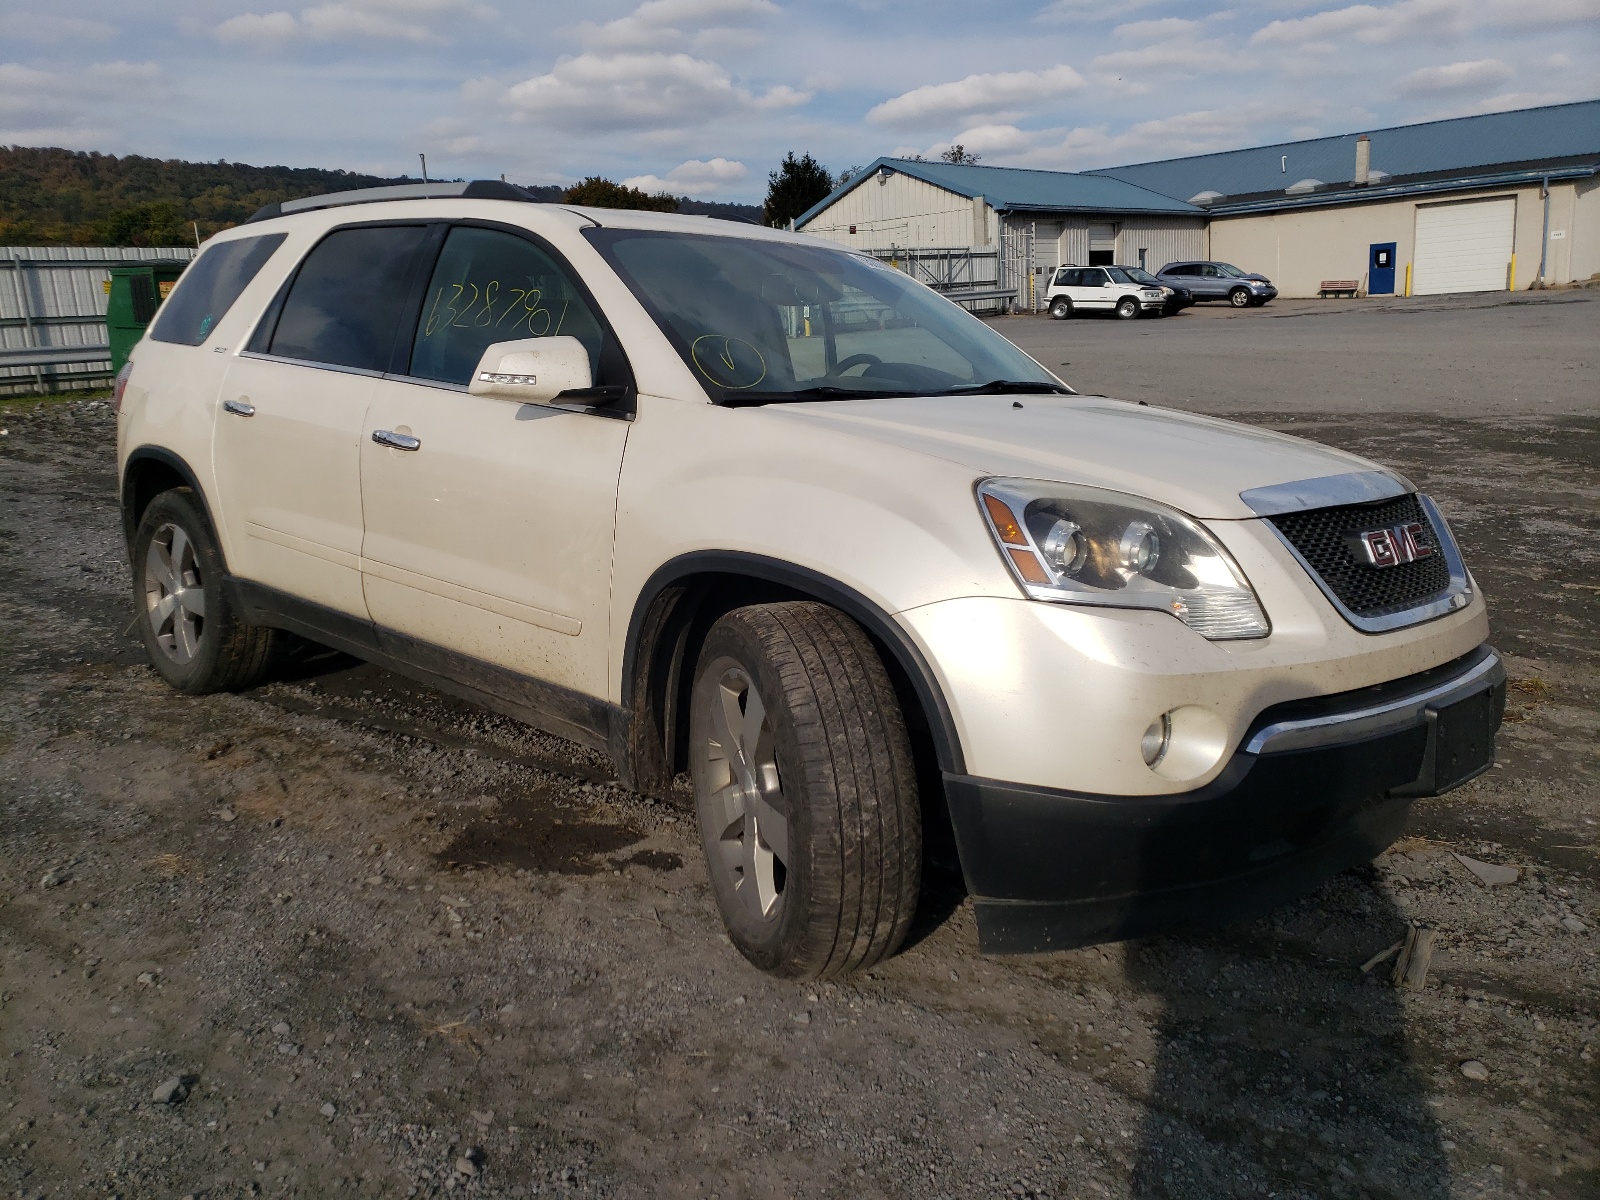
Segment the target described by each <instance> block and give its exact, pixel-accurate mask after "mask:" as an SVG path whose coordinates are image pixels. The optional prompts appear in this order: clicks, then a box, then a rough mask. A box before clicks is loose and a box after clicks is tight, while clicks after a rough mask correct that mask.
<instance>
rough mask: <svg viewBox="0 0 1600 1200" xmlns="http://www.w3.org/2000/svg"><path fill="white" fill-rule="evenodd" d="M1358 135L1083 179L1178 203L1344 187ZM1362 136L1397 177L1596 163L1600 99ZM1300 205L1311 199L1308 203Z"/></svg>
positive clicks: (1377, 164)
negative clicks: (1204, 195)
mask: <svg viewBox="0 0 1600 1200" xmlns="http://www.w3.org/2000/svg"><path fill="white" fill-rule="evenodd" d="M1358 136H1360V135H1359V133H1347V134H1340V135H1338V136H1336V137H1323V138H1311V139H1309V140H1307V141H1303V142H1281V143H1279V144H1277V145H1273V146H1256V147H1254V148H1252V149H1249V150H1226V151H1223V152H1222V153H1220V154H1197V155H1194V156H1192V157H1189V158H1169V159H1165V160H1163V161H1160V162H1149V163H1135V164H1133V165H1131V166H1126V167H1104V168H1101V169H1098V170H1096V171H1092V172H1089V174H1092V175H1099V176H1102V177H1105V178H1111V179H1120V180H1123V181H1124V182H1127V183H1133V184H1137V185H1139V186H1140V187H1144V188H1150V189H1151V190H1153V191H1157V192H1160V193H1162V194H1164V195H1167V196H1175V197H1182V198H1184V199H1187V198H1188V197H1190V196H1194V195H1198V194H1199V193H1200V192H1203V191H1214V192H1221V193H1222V194H1223V196H1226V197H1232V196H1249V195H1259V194H1261V193H1266V192H1280V193H1281V192H1282V191H1283V189H1284V188H1286V187H1288V186H1289V185H1290V184H1292V183H1294V182H1296V181H1298V180H1301V179H1320V180H1321V181H1322V182H1323V183H1327V184H1339V183H1349V182H1351V180H1352V177H1353V176H1354V174H1355V165H1356V138H1357V137H1358ZM1367 136H1368V137H1369V138H1371V139H1372V160H1371V161H1372V167H1373V169H1374V170H1378V171H1384V172H1386V173H1387V174H1389V175H1392V176H1397V177H1403V176H1415V175H1434V176H1437V175H1439V174H1440V173H1459V174H1461V175H1469V174H1483V173H1485V172H1484V171H1483V168H1486V167H1492V166H1496V165H1500V164H1511V163H1516V164H1532V163H1537V162H1540V161H1546V160H1557V159H1568V160H1571V159H1573V158H1577V157H1581V156H1585V155H1591V156H1593V157H1594V158H1595V159H1596V160H1597V161H1600V100H1583V101H1579V102H1577V103H1575V104H1552V105H1549V106H1547V107H1544V108H1525V109H1520V110H1518V111H1515V112H1500V113H1485V114H1483V115H1482V116H1476V117H1455V118H1453V119H1451V120H1448V121H1427V122H1424V123H1423V124H1421V125H1399V126H1396V127H1394V128H1391V129H1372V130H1368V131H1367ZM1285 158H1287V159H1288V163H1287V165H1285V163H1284V159H1285ZM1287 199H1291V198H1286V200H1287ZM1306 202H1309V203H1316V200H1315V199H1312V198H1307V201H1306ZM1218 207H1220V202H1219V205H1218Z"/></svg>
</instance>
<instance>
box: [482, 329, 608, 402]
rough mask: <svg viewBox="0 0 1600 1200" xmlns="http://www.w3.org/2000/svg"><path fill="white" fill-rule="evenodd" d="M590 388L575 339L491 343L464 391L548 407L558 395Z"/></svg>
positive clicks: (584, 361)
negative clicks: (546, 405)
mask: <svg viewBox="0 0 1600 1200" xmlns="http://www.w3.org/2000/svg"><path fill="white" fill-rule="evenodd" d="M592 387H594V375H593V373H592V372H591V371H590V370H589V352H588V351H587V350H585V349H584V347H583V343H582V342H580V341H579V340H578V339H577V338H575V337H566V336H562V337H543V338H524V339H523V340H522V341H518V342H495V343H494V344H493V345H491V346H489V347H488V348H487V349H485V350H484V352H483V357H482V358H480V359H479V360H478V369H477V370H475V371H473V373H472V380H471V382H469V383H468V384H467V391H468V392H469V393H471V394H472V395H474V396H498V397H499V398H500V399H502V400H516V401H519V402H520V403H523V404H548V403H550V401H552V400H554V399H555V398H556V397H557V396H559V395H560V394H561V393H562V392H582V391H588V390H589V389H590V388H592Z"/></svg>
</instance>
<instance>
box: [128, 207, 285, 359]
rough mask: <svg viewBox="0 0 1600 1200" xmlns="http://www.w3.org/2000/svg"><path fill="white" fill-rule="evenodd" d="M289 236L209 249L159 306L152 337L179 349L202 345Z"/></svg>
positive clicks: (244, 240) (272, 235)
mask: <svg viewBox="0 0 1600 1200" xmlns="http://www.w3.org/2000/svg"><path fill="white" fill-rule="evenodd" d="M287 236H288V234H284V233H269V234H264V235H262V236H261V237H253V238H239V239H238V240H237V241H232V242H222V243H221V244H220V245H216V246H210V247H208V248H207V249H206V250H205V251H204V252H203V253H202V254H201V255H200V257H199V258H197V259H195V260H194V262H192V263H190V264H189V267H188V269H187V270H186V271H184V273H183V275H182V277H181V278H180V279H179V281H178V286H177V287H176V288H174V289H173V291H172V295H171V296H170V297H168V299H167V302H166V303H165V304H163V305H162V306H161V309H160V311H159V312H158V313H157V314H156V323H155V326H154V327H153V328H152V329H151V330H150V337H151V338H152V339H153V340H155V341H158V342H175V343H177V344H178V345H180V346H198V345H199V344H200V343H201V342H203V341H205V340H206V338H208V337H210V336H211V331H212V330H213V329H215V328H216V327H217V322H218V321H220V320H222V318H223V317H224V316H225V315H227V312H228V310H229V309H230V308H232V307H233V302H234V301H235V300H237V299H238V298H239V293H240V292H242V291H244V289H245V288H246V287H248V286H249V283H250V281H251V280H252V279H254V278H255V277H256V272H258V271H260V270H261V268H262V267H263V266H265V265H266V261H267V259H269V258H271V257H272V252H273V251H274V250H276V249H277V248H278V247H279V246H281V245H283V239H284V238H286V237H287Z"/></svg>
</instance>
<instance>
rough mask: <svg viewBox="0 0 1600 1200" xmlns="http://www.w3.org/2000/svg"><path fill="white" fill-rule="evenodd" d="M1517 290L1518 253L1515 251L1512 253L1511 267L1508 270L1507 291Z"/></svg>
mask: <svg viewBox="0 0 1600 1200" xmlns="http://www.w3.org/2000/svg"><path fill="white" fill-rule="evenodd" d="M1516 290H1517V255H1516V252H1515V251H1513V252H1512V254H1511V267H1510V269H1509V270H1508V271H1507V272H1506V291H1508V292H1514V291H1516Z"/></svg>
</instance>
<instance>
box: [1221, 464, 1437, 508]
mask: <svg viewBox="0 0 1600 1200" xmlns="http://www.w3.org/2000/svg"><path fill="white" fill-rule="evenodd" d="M1416 490H1417V489H1416V488H1414V487H1412V486H1411V483H1410V481H1408V480H1406V479H1405V478H1403V477H1402V476H1400V475H1396V474H1394V473H1393V472H1390V471H1352V472H1351V473H1350V474H1348V475H1324V476H1321V477H1320V478H1317V479H1300V480H1296V481H1295V482H1294V483H1274V484H1272V485H1271V486H1269V487H1258V488H1251V489H1250V490H1249V491H1245V492H1240V493H1239V499H1240V500H1242V501H1244V503H1245V505H1246V507H1248V508H1249V509H1250V511H1251V512H1253V513H1255V514H1256V516H1258V517H1276V516H1281V515H1282V514H1283V513H1292V512H1303V511H1304V510H1306V509H1308V508H1342V507H1344V506H1345V505H1347V504H1370V503H1371V502H1372V501H1374V500H1393V499H1395V498H1396V497H1399V496H1404V495H1405V494H1406V493H1407V492H1414V491H1416Z"/></svg>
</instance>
